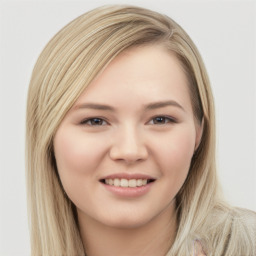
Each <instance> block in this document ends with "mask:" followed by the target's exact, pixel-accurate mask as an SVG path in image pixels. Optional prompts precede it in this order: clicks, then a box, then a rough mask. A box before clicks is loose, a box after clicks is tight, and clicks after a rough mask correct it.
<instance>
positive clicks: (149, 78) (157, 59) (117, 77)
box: [77, 45, 190, 106]
mask: <svg viewBox="0 0 256 256" xmlns="http://www.w3.org/2000/svg"><path fill="white" fill-rule="evenodd" d="M160 100H161V101H162V100H176V101H179V102H180V104H183V105H185V106H186V105H190V97H189V93H188V85H187V78H186V75H185V73H184V71H183V69H182V67H181V64H180V62H179V60H178V59H177V58H176V56H175V55H174V54H173V53H171V52H170V51H168V50H167V49H165V48H164V46H161V45H147V46H140V47H133V48H131V49H128V50H126V51H124V52H122V53H121V54H119V55H118V56H117V57H116V58H114V59H113V60H112V61H111V62H110V64H109V65H108V66H107V67H106V68H105V69H104V71H103V72H101V73H100V74H99V75H98V76H97V77H96V78H95V79H94V80H93V81H92V83H91V84H90V85H89V86H88V87H87V88H86V89H85V91H84V93H83V94H82V95H81V96H80V98H79V99H78V102H77V103H83V102H84V101H99V102H100V103H106V104H109V103H112V104H119V105H124V104H129V105H131V104H139V103H148V102H150V101H160Z"/></svg>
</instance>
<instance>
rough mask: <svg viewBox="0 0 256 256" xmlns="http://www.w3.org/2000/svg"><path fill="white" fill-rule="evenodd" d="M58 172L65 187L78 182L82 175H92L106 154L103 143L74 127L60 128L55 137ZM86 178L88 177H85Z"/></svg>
mask: <svg viewBox="0 0 256 256" xmlns="http://www.w3.org/2000/svg"><path fill="white" fill-rule="evenodd" d="M54 152H55V158H56V163H57V168H58V173H59V175H60V179H61V181H62V184H63V186H64V187H67V186H70V187H71V185H72V183H74V184H76V182H77V181H79V180H81V179H82V177H86V176H92V175H93V174H94V173H95V170H96V169H97V166H98V164H99V163H100V158H101V157H102V156H103V155H104V148H103V145H102V143H97V141H95V140H93V136H84V134H83V133H79V132H77V131H74V129H72V128H71V129H65V132H64V131H63V130H62V129H61V128H59V130H58V132H57V133H56V136H55V139H54ZM85 180H86V179H85Z"/></svg>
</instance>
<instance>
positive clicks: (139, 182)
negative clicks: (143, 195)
mask: <svg viewBox="0 0 256 256" xmlns="http://www.w3.org/2000/svg"><path fill="white" fill-rule="evenodd" d="M147 183H148V180H147V179H131V180H127V179H105V184H107V185H110V186H115V187H124V188H127V187H129V188H135V187H141V186H145V185H147Z"/></svg>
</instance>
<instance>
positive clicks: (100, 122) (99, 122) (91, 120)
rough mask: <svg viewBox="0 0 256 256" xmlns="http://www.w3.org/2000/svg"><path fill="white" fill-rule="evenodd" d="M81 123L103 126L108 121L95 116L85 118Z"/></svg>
mask: <svg viewBox="0 0 256 256" xmlns="http://www.w3.org/2000/svg"><path fill="white" fill-rule="evenodd" d="M81 124H82V125H88V126H103V125H106V124H107V122H106V121H104V120H103V119H102V118H98V117H94V118H89V119H85V120H83V121H82V122H81Z"/></svg>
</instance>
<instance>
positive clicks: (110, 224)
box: [54, 45, 202, 256]
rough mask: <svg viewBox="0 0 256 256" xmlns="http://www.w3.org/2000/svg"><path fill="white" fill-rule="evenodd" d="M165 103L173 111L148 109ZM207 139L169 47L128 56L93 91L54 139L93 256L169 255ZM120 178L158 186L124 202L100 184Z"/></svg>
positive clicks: (127, 53) (137, 50)
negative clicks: (180, 202)
mask: <svg viewBox="0 0 256 256" xmlns="http://www.w3.org/2000/svg"><path fill="white" fill-rule="evenodd" d="M163 101H168V102H170V101H171V104H170V105H165V106H159V104H158V106H157V105H154V108H153V107H152V106H151V108H149V107H148V108H146V106H148V105H149V104H153V103H156V102H163ZM88 103H90V104H91V103H93V104H104V105H108V106H110V107H112V108H113V109H114V110H109V109H94V108H92V106H90V107H88V105H86V104H88ZM157 117H160V118H157ZM161 117H162V118H161ZM92 118H98V119H93V120H92ZM89 119H90V120H89ZM201 133H202V129H201V126H200V125H199V124H198V122H197V121H196V120H195V117H194V114H193V110H192V106H191V101H190V95H189V90H188V81H187V79H186V76H185V74H184V72H183V70H182V68H181V66H180V63H179V62H178V60H177V59H176V57H175V56H174V55H173V54H171V53H170V52H168V51H167V50H165V49H164V47H163V46H156V45H154V46H143V47H136V48H132V49H129V50H126V51H125V52H123V53H121V54H120V55H118V56H117V57H116V58H115V59H114V60H113V61H112V62H111V63H110V64H109V65H108V66H107V68H106V69H105V70H104V71H103V72H102V73H101V74H100V75H99V76H98V77H97V78H96V79H95V80H94V81H93V82H92V83H91V84H90V85H89V87H88V88H87V89H86V90H85V92H84V93H83V94H82V95H81V96H80V97H79V98H78V100H77V101H76V103H75V104H74V106H73V107H72V109H71V110H70V111H69V112H68V113H67V115H66V116H65V118H64V120H63V121H62V123H61V125H60V127H59V128H58V130H57V133H56V136H55V138H54V150H55V157H56V162H57V167H58V172H59V175H60V179H61V182H62V184H63V187H64V189H65V191H66V193H67V195H68V196H69V198H70V199H71V201H72V202H73V203H74V204H75V205H76V207H77V212H78V221H79V227H80V231H81V235H82V239H83V243H84V245H85V248H86V252H87V255H89V256H92V255H93V256H105V255H123V256H130V255H147V256H150V255H159V256H161V255H165V254H166V252H167V251H168V248H169V247H170V246H171V244H172V242H173V240H174V237H175V231H176V226H177V223H176V212H175V195H176V194H177V193H178V191H179V190H180V188H181V186H182V184H183V183H184V181H185V179H186V177H187V174H188V171H189V166H190V162H191V158H192V156H193V153H194V151H195V149H196V148H197V146H198V144H199V142H200V138H201ZM117 173H128V174H134V173H136V174H140V175H141V174H143V175H149V176H150V177H153V178H154V179H155V181H154V182H153V183H152V184H151V186H150V189H149V190H148V191H147V193H146V194H143V195H142V196H137V197H125V196H119V195H116V194H114V193H112V192H110V191H108V190H107V189H106V187H105V185H103V184H102V183H101V182H100V179H102V178H103V177H106V176H107V175H112V174H114V175H115V174H117ZM106 253H107V254H106Z"/></svg>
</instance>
